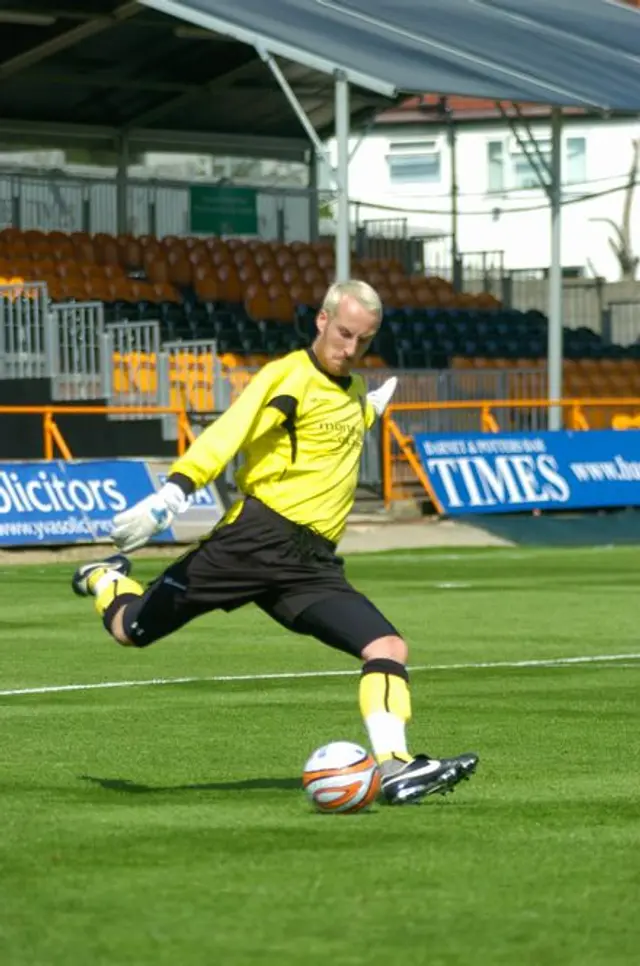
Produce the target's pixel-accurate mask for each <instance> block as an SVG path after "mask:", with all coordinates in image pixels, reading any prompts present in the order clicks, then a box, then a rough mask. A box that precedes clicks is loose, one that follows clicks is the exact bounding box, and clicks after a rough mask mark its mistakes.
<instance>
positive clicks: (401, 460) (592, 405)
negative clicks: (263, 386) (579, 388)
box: [382, 397, 640, 513]
mask: <svg viewBox="0 0 640 966" xmlns="http://www.w3.org/2000/svg"><path fill="white" fill-rule="evenodd" d="M553 408H557V409H560V410H561V411H562V414H563V422H564V426H565V429H571V430H576V431H580V432H586V431H588V430H590V429H595V428H601V427H600V425H599V423H600V416H601V415H602V413H603V412H605V413H607V414H608V428H611V429H616V430H629V429H640V398H639V397H629V398H626V397H618V398H615V397H613V398H606V397H605V398H598V397H586V398H580V399H519V400H514V399H493V400H483V401H476V400H467V399H459V400H455V401H452V402H425V403H392V404H391V405H390V406H389V407H388V408H387V410H386V412H385V414H384V416H383V418H382V493H383V497H384V503H385V506H386V507H387V509H388V508H389V507H390V505H391V503H393V501H394V500H402V499H407V498H409V497H412V496H415V495H416V484H419V485H420V487H421V490H422V491H424V492H425V493H426V495H427V497H428V498H429V500H430V502H431V503H432V504H433V505H434V506H435V508H436V510H437V511H438V512H439V513H440V512H441V510H442V508H441V507H440V505H439V503H438V500H437V499H436V497H435V494H434V493H433V489H432V487H431V484H430V483H429V479H428V477H427V475H426V473H425V472H424V470H423V469H422V464H421V463H420V460H419V458H418V456H417V454H416V452H415V447H414V444H413V436H412V435H406V434H405V433H403V431H402V429H401V428H400V426H398V424H397V422H396V421H395V420H394V418H393V417H394V416H395V415H397V414H401V413H404V414H411V413H413V414H415V413H427V412H440V413H444V412H450V413H451V412H460V411H467V412H469V413H476V414H477V422H478V425H477V427H476V431H477V432H481V433H498V432H500V424H499V422H498V418H497V417H496V414H495V412H494V410H502V411H506V412H508V411H510V410H541V409H553ZM614 409H615V410H618V412H614V411H612V410H614ZM620 409H626V410H629V409H631V410H633V413H631V414H629V413H628V412H620V411H619V410H620ZM588 410H592V411H595V413H596V415H597V416H598V420H597V423H598V425H597V427H596V426H593V425H592V421H590V419H589V414H588V412H586V411H588ZM464 431H465V432H467V431H469V428H468V427H465V430H464ZM471 431H473V429H472V430H471ZM455 432H456V431H455V430H452V435H455Z"/></svg>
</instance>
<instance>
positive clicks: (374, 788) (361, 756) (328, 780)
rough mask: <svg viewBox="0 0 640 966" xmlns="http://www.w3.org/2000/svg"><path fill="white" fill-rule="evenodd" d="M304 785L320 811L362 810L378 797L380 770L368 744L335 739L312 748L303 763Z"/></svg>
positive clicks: (309, 797)
mask: <svg viewBox="0 0 640 966" xmlns="http://www.w3.org/2000/svg"><path fill="white" fill-rule="evenodd" d="M302 787H303V788H304V790H305V792H306V794H307V797H308V799H309V801H310V802H311V803H312V805H313V806H314V807H315V808H316V809H317V810H318V811H320V812H359V811H361V810H362V809H363V808H366V807H367V806H368V805H371V803H372V802H373V801H375V799H376V797H377V795H378V792H379V791H380V772H379V769H378V766H377V764H376V761H375V759H374V758H373V756H372V755H370V754H369V752H368V751H367V750H366V748H363V747H362V746H361V745H356V744H354V743H353V742H351V741H333V742H331V744H328V745H323V746H322V748H317V749H316V751H314V752H313V754H312V755H311V757H310V758H309V759H308V761H307V763H306V764H305V766H304V771H303V773H302Z"/></svg>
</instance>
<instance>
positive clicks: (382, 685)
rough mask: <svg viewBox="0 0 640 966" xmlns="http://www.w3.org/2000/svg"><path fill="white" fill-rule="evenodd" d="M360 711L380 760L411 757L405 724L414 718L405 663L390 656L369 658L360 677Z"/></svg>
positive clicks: (407, 759)
mask: <svg viewBox="0 0 640 966" xmlns="http://www.w3.org/2000/svg"><path fill="white" fill-rule="evenodd" d="M359 698H360V712H361V714H362V717H363V719H364V723H365V727H366V729H367V733H368V735H369V741H370V742H371V748H372V750H373V753H374V755H375V757H376V760H377V761H378V763H379V764H382V763H383V762H385V761H389V760H391V759H394V758H395V759H398V760H400V761H411V758H412V756H411V755H410V754H409V752H408V750H407V739H406V734H405V729H406V724H407V722H408V721H409V720H410V719H411V694H410V692H409V675H408V674H407V669H406V668H405V667H404V665H403V664H399V663H398V662H397V661H391V660H389V659H387V658H377V659H375V660H373V661H367V663H366V664H365V665H364V667H363V668H362V677H361V678H360V694H359Z"/></svg>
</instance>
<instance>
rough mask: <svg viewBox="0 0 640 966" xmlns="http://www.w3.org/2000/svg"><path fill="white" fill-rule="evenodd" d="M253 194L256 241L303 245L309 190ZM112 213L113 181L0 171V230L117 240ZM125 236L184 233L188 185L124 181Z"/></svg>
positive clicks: (307, 234) (308, 227)
mask: <svg viewBox="0 0 640 966" xmlns="http://www.w3.org/2000/svg"><path fill="white" fill-rule="evenodd" d="M198 183H203V184H205V183H206V182H198ZM256 191H257V199H256V206H257V217H258V228H259V233H260V235H261V237H263V238H266V239H273V240H280V241H287V242H290V241H309V239H310V233H311V220H310V215H311V210H312V205H311V198H312V197H313V193H312V192H311V190H310V189H306V188H266V187H258V188H256ZM117 211H118V204H117V186H116V182H115V180H106V179H105V180H98V179H95V178H82V179H81V178H73V177H68V176H62V175H61V176H58V177H55V176H51V175H42V176H38V175H36V174H28V175H24V174H13V173H2V172H0V229H2V228H7V227H9V226H14V227H16V228H22V229H23V230H27V229H38V230H39V231H54V230H56V231H69V232H71V231H88V232H107V233H108V234H111V235H117V234H118V224H117ZM127 231H128V232H130V233H132V234H134V235H156V236H158V237H160V238H162V237H164V236H165V235H185V234H189V233H190V232H189V184H188V183H187V182H170V181H167V182H145V181H134V180H132V181H130V182H129V185H128V187H127Z"/></svg>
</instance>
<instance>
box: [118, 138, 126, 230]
mask: <svg viewBox="0 0 640 966" xmlns="http://www.w3.org/2000/svg"><path fill="white" fill-rule="evenodd" d="M128 194H129V139H128V137H127V135H126V134H124V133H123V134H122V135H121V136H120V137H119V138H118V170H117V172H116V226H117V229H118V234H119V235H126V234H127V232H128V230H129V200H128Z"/></svg>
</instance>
